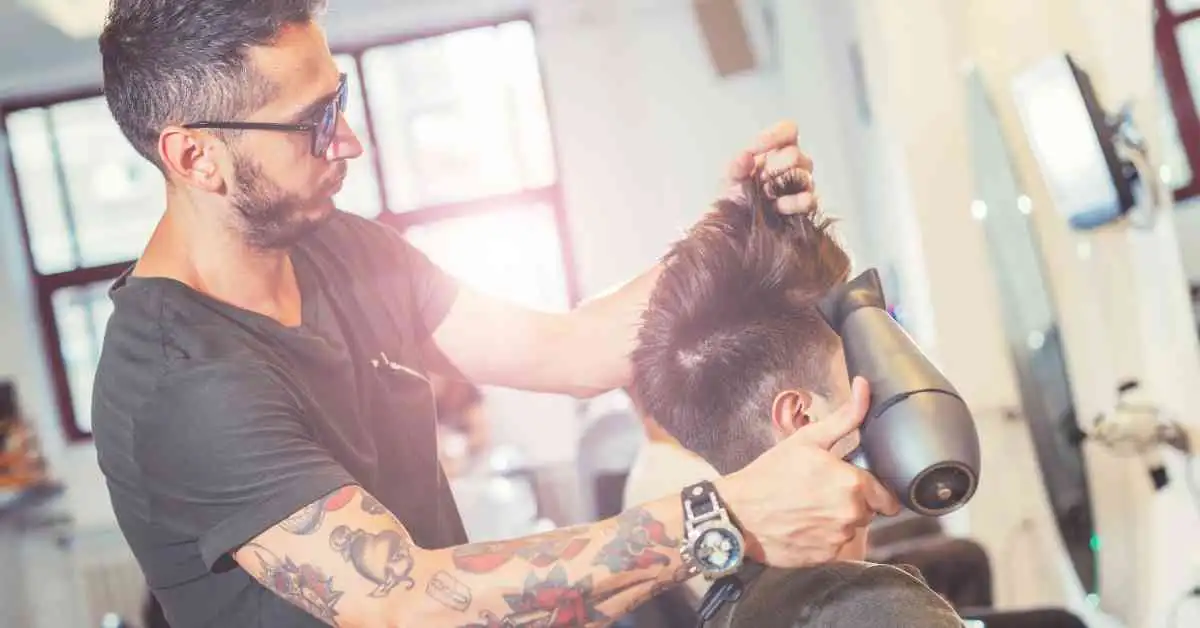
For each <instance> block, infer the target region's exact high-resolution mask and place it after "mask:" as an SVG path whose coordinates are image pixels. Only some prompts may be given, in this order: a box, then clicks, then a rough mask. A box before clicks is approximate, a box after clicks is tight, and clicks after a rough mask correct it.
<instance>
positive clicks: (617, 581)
mask: <svg viewBox="0 0 1200 628" xmlns="http://www.w3.org/2000/svg"><path fill="white" fill-rule="evenodd" d="M663 508H664V507H663V506H661V505H655V506H652V507H649V508H636V509H633V510H630V511H628V512H626V513H625V514H623V515H621V516H620V517H618V518H616V519H614V520H610V521H606V522H603V523H601V524H597V525H594V526H587V527H578V528H570V529H565V530H559V531H556V532H552V533H548V534H542V535H538V536H536V537H531V538H527V539H517V540H513V541H505V542H500V543H485V544H477V545H468V546H463V547H459V548H455V549H454V550H452V552H451V555H452V560H453V563H454V566H455V568H456V569H457V571H456V572H455V576H457V577H458V578H459V579H460V580H461V582H460V584H463V585H464V590H466V587H470V588H471V590H473V592H474V595H473V598H472V601H471V602H470V603H469V604H467V605H466V606H467V607H468V610H469V612H470V615H471V619H472V621H470V622H467V623H465V624H463V625H462V628H515V627H518V626H524V627H529V628H535V627H536V628H559V627H563V628H565V627H568V626H569V627H583V626H602V625H607V624H608V623H610V622H611V621H612V620H613V619H616V618H619V617H621V616H622V615H625V614H626V613H628V612H629V611H630V610H632V609H633V608H635V607H637V606H638V605H640V604H642V603H644V602H645V601H646V600H648V599H650V598H652V597H654V596H655V595H657V594H659V593H661V592H663V591H665V590H666V589H668V588H671V587H673V586H675V585H677V584H678V583H679V582H682V581H683V580H686V579H687V578H688V577H690V575H691V574H690V573H689V572H688V570H687V568H685V567H684V566H683V565H682V563H681V561H680V557H679V550H678V541H677V540H676V539H675V538H673V537H672V535H671V534H669V533H668V530H669V529H673V528H674V527H679V528H682V522H675V521H671V519H670V518H669V517H667V516H663V515H658V516H656V514H655V511H656V509H658V510H662V509H663ZM674 510H676V509H675V508H671V509H670V510H667V511H666V512H671V513H672V514H673V511H674ZM660 517H662V518H660ZM664 519H665V520H666V521H667V522H664ZM517 559H519V560H517ZM460 574H462V575H460ZM517 577H519V578H523V579H524V586H522V587H520V588H512V587H503V586H502V587H500V588H499V591H497V587H496V586H495V582H497V581H499V580H501V579H503V580H504V581H510V578H517ZM489 585H490V586H489ZM432 586H433V585H432V583H431V587H432ZM445 588H446V587H441V588H440V589H437V590H436V591H435V590H431V591H430V592H429V595H430V597H433V598H434V599H437V600H438V601H439V602H441V603H442V604H443V605H445V606H447V607H448V608H452V609H455V610H457V609H459V608H463V604H461V603H459V604H458V605H452V604H450V603H448V601H447V596H446V594H445V592H444V589H445ZM435 593H436V594H435ZM498 593H502V594H501V595H499V596H497V594H498ZM460 602H461V600H460Z"/></svg>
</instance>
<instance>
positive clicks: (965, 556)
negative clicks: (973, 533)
mask: <svg viewBox="0 0 1200 628" xmlns="http://www.w3.org/2000/svg"><path fill="white" fill-rule="evenodd" d="M869 544H870V549H869V550H868V551H867V560H869V561H871V562H876V563H885V564H893V565H894V564H906V565H912V566H914V567H916V568H917V569H919V570H920V571H921V575H922V576H924V578H925V580H926V582H927V583H928V584H929V588H931V589H933V590H934V591H935V592H937V593H938V595H941V596H942V597H943V598H945V599H946V601H948V602H950V604H951V606H953V607H954V609H955V610H956V611H958V613H959V615H961V616H962V618H963V619H968V620H975V621H979V622H982V624H983V627H984V628H1087V625H1086V624H1085V623H1084V622H1083V621H1082V620H1081V619H1079V618H1078V617H1076V616H1075V615H1073V614H1071V613H1070V612H1068V611H1065V610H1062V609H1057V608H1041V609H1024V610H997V609H995V608H992V604H993V599H992V573H991V564H990V560H989V558H988V555H987V552H986V551H985V550H984V549H983V546H981V545H979V544H978V543H976V542H974V541H971V540H969V539H961V538H954V537H950V536H947V535H946V534H945V533H944V531H943V529H942V526H941V523H940V522H939V521H938V520H937V519H936V518H933V517H922V516H919V515H916V514H913V513H910V512H904V513H902V514H900V515H898V516H896V517H891V518H887V519H877V520H876V522H875V523H874V524H872V526H871V529H870V540H869Z"/></svg>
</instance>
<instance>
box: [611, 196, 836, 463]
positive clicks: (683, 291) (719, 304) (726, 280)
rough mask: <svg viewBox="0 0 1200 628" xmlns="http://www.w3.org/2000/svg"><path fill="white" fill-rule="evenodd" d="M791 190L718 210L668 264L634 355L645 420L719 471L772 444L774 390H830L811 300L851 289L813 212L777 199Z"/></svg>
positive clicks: (825, 333) (826, 342)
mask: <svg viewBox="0 0 1200 628" xmlns="http://www.w3.org/2000/svg"><path fill="white" fill-rule="evenodd" d="M797 185H798V182H797V181H795V180H791V179H786V178H785V180H783V181H782V182H780V181H779V180H776V181H775V182H774V183H773V184H769V185H768V186H767V190H766V191H764V190H763V189H762V187H761V186H760V185H758V184H753V185H748V186H747V189H746V190H745V196H744V198H742V199H739V200H728V201H721V202H719V203H718V204H717V205H716V207H715V209H714V210H713V211H711V212H710V213H709V214H708V215H706V216H705V217H704V219H703V220H701V221H700V222H699V223H698V224H697V225H696V226H695V227H693V228H692V229H691V230H690V231H689V233H688V234H687V235H686V237H684V238H683V239H682V240H680V241H678V242H676V243H675V244H674V246H672V248H671V249H670V251H669V252H668V253H667V255H666V257H665V258H664V260H663V261H664V265H665V268H664V270H663V273H662V276H661V277H660V278H659V280H658V283H657V285H656V286H655V288H654V291H653V293H652V295H651V298H650V303H649V305H648V307H647V309H646V311H645V313H644V314H643V317H642V327H641V329H640V331H639V334H638V346H637V348H636V349H635V350H634V353H633V362H634V389H635V390H636V391H637V393H638V395H639V399H640V402H641V405H642V406H643V408H644V409H645V411H646V412H647V413H648V414H649V415H650V416H652V417H653V418H654V419H655V420H656V421H657V422H658V423H659V424H661V425H662V426H663V427H664V428H665V429H666V430H667V432H669V433H670V434H671V435H672V436H673V437H675V438H676V439H677V440H679V442H680V443H681V444H682V445H683V446H684V447H687V448H688V449H691V450H692V451H694V452H696V453H698V454H700V455H701V456H703V457H704V458H705V459H707V460H708V461H709V463H710V464H712V465H713V466H714V467H716V468H717V470H719V471H721V472H722V473H728V472H730V471H733V470H736V469H739V468H741V467H743V466H745V465H746V464H748V463H749V462H750V461H752V460H753V459H754V458H755V457H757V456H758V455H759V454H761V453H762V452H763V451H765V450H766V449H767V448H768V447H770V445H771V443H772V439H771V434H770V427H769V422H768V421H766V420H765V419H766V417H769V416H770V411H771V403H772V401H773V399H774V397H775V395H776V394H777V393H778V391H780V390H783V389H785V388H792V387H796V388H804V389H808V390H813V391H816V392H818V393H826V391H827V390H828V388H829V384H830V382H829V381H828V378H827V365H828V363H829V358H830V356H831V355H832V353H833V352H834V351H836V349H837V347H838V346H839V341H838V337H837V335H836V334H835V333H834V331H833V330H832V329H830V327H829V326H828V325H827V324H826V323H825V321H824V320H823V319H822V318H821V316H820V313H819V312H818V311H817V309H816V307H815V304H816V302H817V301H818V300H819V299H820V298H821V297H822V296H823V295H824V294H825V293H826V292H828V291H829V289H830V288H832V287H834V286H836V285H837V284H840V283H843V282H845V281H846V279H847V276H848V275H849V272H850V259H849V256H848V255H847V254H846V252H845V250H844V249H843V248H842V247H841V245H840V244H839V243H838V242H837V240H836V239H835V238H834V237H833V235H832V233H831V232H830V227H831V225H832V221H830V220H828V219H826V218H824V217H822V216H821V215H820V214H819V213H817V212H813V213H810V214H804V215H791V216H786V215H782V214H780V213H779V212H778V211H777V210H776V207H775V202H774V200H773V199H774V198H777V197H779V196H782V195H784V194H786V193H788V192H791V191H794V190H795V188H796V186H797Z"/></svg>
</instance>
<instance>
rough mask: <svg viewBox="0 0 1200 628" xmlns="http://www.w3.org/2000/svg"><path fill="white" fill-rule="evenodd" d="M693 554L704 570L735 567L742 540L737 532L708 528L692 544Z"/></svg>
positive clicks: (739, 555)
mask: <svg viewBox="0 0 1200 628" xmlns="http://www.w3.org/2000/svg"><path fill="white" fill-rule="evenodd" d="M692 547H693V548H695V549H694V550H693V555H694V556H695V557H696V561H697V562H698V563H700V565H701V567H702V568H703V569H704V570H705V571H725V570H727V569H731V568H733V567H737V566H738V565H739V564H740V563H741V559H742V542H741V539H739V538H738V537H737V533H735V532H734V531H732V530H729V529H726V528H709V529H707V530H705V531H704V532H702V533H701V534H700V536H699V537H697V538H696V540H695V542H694V543H693V544H692Z"/></svg>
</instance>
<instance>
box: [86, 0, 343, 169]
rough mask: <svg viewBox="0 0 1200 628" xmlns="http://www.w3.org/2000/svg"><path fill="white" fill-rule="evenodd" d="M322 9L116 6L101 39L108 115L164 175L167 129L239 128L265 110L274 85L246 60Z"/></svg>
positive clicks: (144, 2)
mask: <svg viewBox="0 0 1200 628" xmlns="http://www.w3.org/2000/svg"><path fill="white" fill-rule="evenodd" d="M324 8H325V0H112V3H111V4H110V5H109V11H108V18H107V20H106V22H105V27H104V32H103V33H101V35H100V55H101V57H102V58H103V68H104V95H105V97H106V98H107V100H108V107H109V110H110V111H111V112H112V115H113V118H115V119H116V121H117V125H118V126H119V127H120V128H121V132H122V133H124V134H125V137H126V138H127V139H128V140H129V142H130V143H131V144H133V147H134V148H135V149H136V150H137V151H138V153H140V154H141V155H142V156H143V157H145V158H146V159H148V160H150V162H151V163H153V164H154V165H155V166H158V168H159V169H160V170H163V169H164V166H163V163H162V161H161V159H160V158H159V155H158V138H159V135H160V134H161V133H162V131H163V129H165V128H166V127H168V126H170V125H172V124H189V123H194V122H205V121H216V122H231V121H238V120H240V119H241V118H242V117H244V116H246V115H247V114H249V113H251V112H253V111H255V110H256V109H259V108H261V107H262V106H263V105H265V104H267V103H268V102H269V101H270V100H271V98H272V97H274V95H275V89H274V86H273V85H271V84H270V82H269V81H268V80H266V79H265V78H264V77H262V76H261V75H260V74H259V73H258V72H257V71H256V70H255V68H254V67H253V65H252V64H251V62H250V61H249V59H247V53H248V52H249V50H250V48H252V47H256V46H265V45H270V44H271V43H272V42H274V41H276V39H277V38H278V36H279V33H280V31H281V30H282V29H283V28H284V27H285V26H288V25H302V24H306V23H309V22H311V21H312V20H313V19H314V18H315V17H316V16H317V15H319V14H320V13H321V12H322V11H323V10H324ZM226 133H228V132H226Z"/></svg>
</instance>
